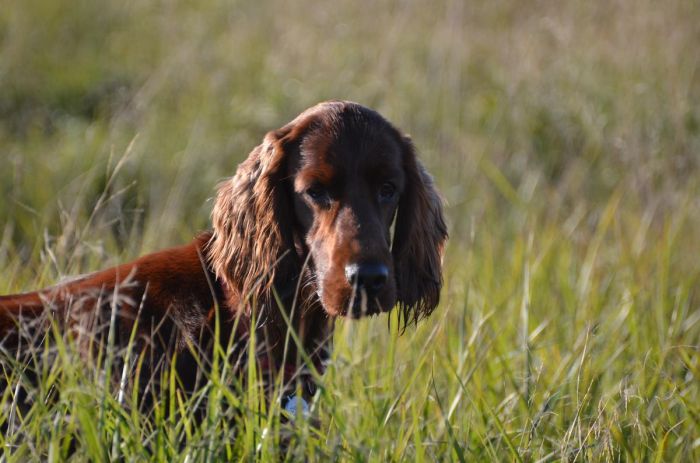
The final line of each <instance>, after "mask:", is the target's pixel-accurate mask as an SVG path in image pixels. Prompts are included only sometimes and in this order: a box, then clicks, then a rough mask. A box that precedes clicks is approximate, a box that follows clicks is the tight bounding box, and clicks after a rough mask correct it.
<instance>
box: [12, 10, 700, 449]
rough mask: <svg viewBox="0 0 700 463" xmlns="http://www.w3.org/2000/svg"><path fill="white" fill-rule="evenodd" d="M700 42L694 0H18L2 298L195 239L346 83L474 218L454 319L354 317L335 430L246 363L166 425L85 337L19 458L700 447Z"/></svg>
mask: <svg viewBox="0 0 700 463" xmlns="http://www.w3.org/2000/svg"><path fill="white" fill-rule="evenodd" d="M698 43H700V6H699V5H698V4H697V2H692V1H681V0H673V1H669V2H652V1H647V0H643V1H632V0H620V1H616V2H571V3H564V4H562V3H561V2H554V1H542V2H516V1H499V2H485V3H479V4H468V3H465V2H461V1H456V0H453V1H450V0H445V1H438V2H425V1H419V0H408V1H402V2H377V3H374V4H372V5H371V6H369V5H367V4H364V3H361V2H351V1H336V2H328V3H326V4H321V5H313V6H312V5H310V4H308V3H306V2H299V1H296V0H292V1H287V2H280V1H264V2H250V1H239V2H224V1H219V0H202V1H199V2H188V1H174V2H149V1H141V0H132V1H127V2H107V1H88V0H78V1H74V2H71V3H70V5H68V4H62V2H52V1H48V0H7V1H5V2H4V4H3V8H2V9H0V198H1V199H0V275H2V278H0V294H5V293H10V292H18V291H21V290H27V289H31V288H36V287H39V286H42V285H48V284H52V283H54V282H56V281H58V280H59V279H60V278H61V277H63V276H65V275H70V274H74V273H78V272H84V271H89V270H95V269H98V268H101V267H104V266H107V265H111V264H115V263H117V262H122V261H124V260H126V259H129V258H133V257H135V256H137V255H139V254H141V253H144V252H148V251H153V250H155V249H158V248H162V247H165V246H168V245H171V244H175V243H178V242H182V241H184V240H186V239H189V238H190V237H191V236H193V235H194V233H195V232H196V231H197V230H199V229H202V228H206V227H208V214H209V211H210V209H211V202H210V201H209V198H210V197H211V196H212V194H213V186H214V185H215V184H216V182H217V181H218V180H220V179H221V178H223V177H225V176H228V175H231V174H232V173H233V171H234V169H235V167H236V165H237V163H238V162H240V161H241V160H242V159H244V158H245V157H246V156H247V153H248V152H249V151H250V150H251V148H252V147H253V146H255V145H256V144H257V143H259V141H260V140H261V139H262V136H263V135H264V133H265V131H266V130H270V129H273V128H276V127H279V126H281V125H282V124H284V123H285V122H287V121H288V120H289V119H291V118H292V117H293V116H294V115H296V114H297V113H298V112H300V111H301V110H302V109H304V108H306V107H307V106H310V105H312V104H314V103H316V102H317V101H319V100H323V99H327V98H347V99H352V100H356V101H359V102H361V103H364V104H366V105H368V106H371V107H374V108H376V109H377V110H379V111H380V112H381V113H382V114H384V115H385V116H386V117H387V118H388V119H390V120H392V121H394V122H395V123H396V124H397V125H398V126H399V127H401V128H403V129H404V130H407V131H409V132H410V133H411V135H412V137H413V139H414V141H415V144H416V145H417V146H418V147H419V149H420V151H421V155H422V158H423V159H424V161H425V163H426V164H427V165H428V167H429V169H430V170H431V172H433V173H434V174H435V177H436V182H437V184H438V186H439V188H440V189H441V191H442V192H443V194H444V196H445V198H446V201H447V213H448V217H449V225H450V234H451V239H450V241H449V243H448V248H447V254H446V259H445V280H446V281H445V288H444V290H443V294H442V302H441V305H440V307H439V309H438V310H437V311H436V312H435V314H434V315H433V316H432V317H431V318H430V319H428V320H426V321H424V322H422V323H421V324H419V325H418V326H417V327H413V328H409V329H408V330H407V331H406V332H405V333H404V334H403V335H399V334H398V333H397V329H396V325H397V324H396V323H395V320H394V321H393V323H392V322H390V321H389V320H387V319H386V318H385V317H386V316H384V317H379V318H373V319H369V320H361V321H343V320H341V321H339V322H338V326H337V331H336V336H335V345H336V348H335V353H334V359H333V363H332V366H331V368H330V370H329V371H328V373H327V374H326V375H325V376H324V378H323V380H322V387H321V392H320V394H319V397H318V400H317V402H316V403H315V404H314V416H316V417H318V419H319V421H320V426H319V427H318V428H314V427H310V426H308V424H307V423H306V422H305V421H301V422H299V423H298V424H297V425H296V426H293V427H286V428H285V427H284V426H282V425H280V423H279V413H278V412H279V410H275V409H274V407H273V410H266V412H265V413H260V412H259V405H260V397H259V391H257V392H256V390H255V389H254V388H252V389H246V388H245V387H242V386H241V387H239V386H236V384H237V382H236V381H235V380H234V379H233V378H231V377H230V376H226V375H227V373H226V372H224V371H219V372H218V374H217V375H218V377H217V375H214V377H213V378H212V381H211V386H210V387H209V388H207V389H206V390H205V391H204V392H203V393H204V394H206V395H208V396H209V398H210V401H209V403H210V404H213V405H211V407H210V409H209V413H208V416H207V419H205V420H204V422H203V424H202V426H201V427H196V426H194V425H193V423H192V422H191V419H190V418H188V417H189V416H190V412H191V407H192V406H194V405H193V404H192V403H189V402H187V401H186V400H183V401H181V402H176V401H169V402H167V403H178V407H180V408H179V409H178V410H176V411H175V412H173V413H165V411H163V413H162V415H161V416H160V418H158V417H157V418H156V420H155V421H153V420H151V421H149V420H148V419H146V418H145V417H143V416H140V415H139V414H138V413H135V412H132V411H131V410H133V407H131V408H130V407H129V406H128V400H127V399H124V400H125V401H124V402H123V403H119V401H118V400H117V397H118V394H117V393H116V391H115V390H114V389H113V388H112V387H111V386H106V385H105V384H104V382H103V381H101V380H100V378H101V376H100V374H101V373H100V369H95V370H92V369H90V368H87V367H86V366H85V365H84V364H82V363H80V362H79V361H77V360H76V358H75V356H74V355H72V354H71V353H70V348H69V347H67V348H66V349H65V355H63V354H62V355H59V356H58V357H57V360H56V361H55V362H53V363H50V364H49V365H48V366H46V367H44V368H45V369H44V370H41V371H42V375H41V380H40V381H39V386H38V390H37V391H36V395H35V396H34V397H33V399H34V400H33V401H32V403H33V406H32V408H31V411H30V412H29V413H28V414H26V415H23V416H21V417H15V418H16V419H15V422H16V423H18V425H17V426H16V427H15V428H13V430H12V432H9V433H7V434H6V435H4V436H2V437H0V444H1V445H2V449H3V450H1V451H0V452H2V453H0V455H2V456H0V460H2V461H26V460H27V459H34V460H46V459H49V460H54V461H56V460H62V459H65V458H68V456H69V455H70V458H72V459H74V460H84V459H92V460H107V459H110V458H116V457H121V458H124V459H127V460H149V461H150V460H160V461H200V460H202V461H204V460H220V459H239V458H241V459H247V458H253V457H257V458H261V459H277V458H279V456H280V455H279V453H280V451H279V449H280V448H281V445H280V436H288V435H290V434H291V435H292V436H293V437H292V438H291V441H292V442H293V444H292V445H291V446H290V452H291V453H290V456H289V458H290V459H303V458H304V457H305V458H307V459H309V460H321V461H325V460H328V459H333V460H336V459H337V460H347V461H387V460H388V461H406V460H408V461H411V460H415V461H434V460H463V461H479V460H515V461H551V460H562V459H563V460H574V461H576V460H578V461H586V460H593V461H600V460H613V461H618V460H629V461H651V460H654V461H694V460H698V459H700V406H699V405H698V404H700V380H699V379H700V378H699V376H700V354H699V352H698V351H699V350H700V311H699V310H698V308H699V306H700V295H699V293H698V289H697V288H698V287H699V285H700V265H698V256H699V255H700V239H698V237H700V201H699V199H698V198H700V48H699V47H698V46H697V44H698ZM387 325H389V328H387ZM9 365H10V367H6V368H5V369H4V370H3V372H2V374H3V375H4V377H5V378H6V379H8V380H9V384H17V381H18V380H19V379H20V377H21V376H22V374H23V369H22V368H21V367H20V366H19V365H15V366H12V363H11V362H10V363H9ZM54 387H55V388H56V389H58V390H60V394H59V395H58V396H57V398H56V399H55V400H52V401H43V400H37V399H40V398H42V397H45V396H46V394H48V393H49V391H50V390H51V389H52V388H54ZM13 400H15V395H14V392H13V388H11V387H10V388H6V389H5V390H3V391H0V408H1V409H2V410H3V411H5V410H9V409H11V408H12V407H11V406H10V405H11V404H12V402H13ZM165 403H166V401H164V402H163V406H165ZM215 404H220V406H219V407H216V406H214V405H215ZM0 419H5V420H7V419H8V416H7V415H3V417H2V418H0ZM231 420H233V422H234V423H235V424H236V425H235V426H230V425H229V423H231V422H232V421H231ZM183 434H184V435H186V436H187V437H188V438H187V439H185V440H184V442H185V443H184V444H183V443H182V442H183V440H182V439H181V438H182V436H183ZM282 456H283V455H282Z"/></svg>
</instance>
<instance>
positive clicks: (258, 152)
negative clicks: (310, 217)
mask: <svg viewBox="0 0 700 463" xmlns="http://www.w3.org/2000/svg"><path fill="white" fill-rule="evenodd" d="M296 132H297V131H295V130H294V125H293V124H290V125H289V126H286V127H284V128H282V129H280V130H277V131H274V132H270V133H268V134H267V135H266V136H265V139H264V140H263V143H262V144H261V145H259V146H257V147H256V148H255V149H253V151H252V152H251V153H250V155H248V158H247V159H246V160H245V161H244V162H243V163H242V164H241V165H240V166H239V167H238V170H237V171H236V174H235V176H234V177H233V178H230V179H228V180H226V181H224V182H222V183H221V184H220V185H219V187H218V192H217V195H216V201H215V204H214V209H213V212H212V223H213V226H214V234H213V236H212V239H211V241H210V244H209V247H208V254H209V258H210V261H211V264H212V267H213V269H214V271H215V273H216V275H217V277H218V278H219V279H220V280H221V281H223V282H224V283H225V284H226V286H227V287H228V289H229V290H231V291H233V292H234V293H235V302H234V301H230V302H231V303H238V304H245V305H246V306H247V307H248V308H249V307H251V305H258V306H261V305H268V304H269V303H270V302H271V301H272V297H271V296H272V294H271V291H272V286H273V283H275V282H277V283H282V284H283V283H284V281H282V280H285V279H292V278H295V270H296V267H297V266H298V263H297V256H296V255H295V253H294V237H293V230H292V223H293V221H292V216H291V214H292V205H291V200H290V198H291V195H290V194H289V192H288V191H287V190H288V188H291V187H290V186H288V185H287V184H286V181H285V177H286V171H287V154H288V153H287V152H288V148H289V144H290V141H291V140H292V139H293V138H294V137H295V136H297V135H298V133H296ZM251 296H253V299H254V300H249V298H251ZM261 299H262V300H261Z"/></svg>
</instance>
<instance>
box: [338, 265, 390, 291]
mask: <svg viewBox="0 0 700 463" xmlns="http://www.w3.org/2000/svg"><path fill="white" fill-rule="evenodd" d="M345 276H346V277H347V279H348V282H349V283H350V285H351V286H353V287H355V286H356V287H357V288H358V289H364V290H365V291H366V292H367V295H368V296H375V295H376V294H377V293H378V292H379V291H381V289H382V288H383V287H384V284H385V283H386V280H387V278H389V269H388V268H387V266H386V265H384V264H352V265H348V266H347V267H345Z"/></svg>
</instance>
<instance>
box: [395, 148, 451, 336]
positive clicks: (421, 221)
mask: <svg viewBox="0 0 700 463" xmlns="http://www.w3.org/2000/svg"><path fill="white" fill-rule="evenodd" d="M403 144H404V161H403V162H404V171H405V174H406V189H405V190H404V192H403V194H402V196H401V199H400V201H399V211H398V214H397V217H396V224H395V232H394V242H393V245H392V254H393V256H394V269H395V270H394V271H395V272H396V282H397V286H398V304H399V308H400V310H401V316H402V318H403V323H404V326H405V325H406V324H407V323H409V322H410V321H416V322H417V321H418V320H419V319H421V318H423V317H426V316H428V315H430V314H431V313H432V311H433V310H434V309H435V307H436V306H437V305H438V302H439V300H440V289H441V287H442V253H443V249H444V244H445V240H446V239H447V226H446V225H445V218H444V215H443V211H442V200H441V198H440V195H439V194H438V192H437V191H436V189H435V186H434V185H433V180H432V178H431V176H430V174H428V172H427V171H426V170H425V168H424V167H423V166H422V164H421V163H420V161H418V158H417V156H416V151H415V148H414V147H413V143H412V142H411V140H410V139H409V138H408V137H404V139H403Z"/></svg>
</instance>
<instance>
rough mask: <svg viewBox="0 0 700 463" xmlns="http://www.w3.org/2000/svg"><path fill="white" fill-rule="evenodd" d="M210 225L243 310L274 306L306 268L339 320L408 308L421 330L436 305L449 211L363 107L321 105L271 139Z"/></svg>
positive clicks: (224, 274) (217, 258)
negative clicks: (252, 304)
mask: <svg viewBox="0 0 700 463" xmlns="http://www.w3.org/2000/svg"><path fill="white" fill-rule="evenodd" d="M212 218H213V224H214V235H213V238H212V242H211V245H210V247H209V255H210V259H211V261H212V264H213V266H214V269H215V271H216V273H217V276H218V277H219V278H220V279H222V280H223V281H224V282H225V283H226V285H227V286H228V287H230V288H233V289H234V290H236V291H237V293H238V294H239V295H240V296H241V297H243V298H247V297H249V296H252V297H254V298H257V299H258V301H261V299H267V297H268V296H269V294H270V291H271V290H272V288H273V287H274V288H277V290H278V292H279V291H281V288H284V287H285V285H286V286H289V285H295V284H296V281H297V277H298V276H299V275H300V273H301V272H302V268H304V267H306V268H308V271H307V272H306V275H307V278H306V281H305V282H304V283H305V284H307V285H310V286H312V287H313V289H314V290H315V291H314V293H315V295H316V296H317V297H318V300H319V301H320V303H321V305H322V306H323V308H324V309H325V311H326V312H327V313H328V314H329V315H332V316H335V315H347V316H352V317H358V316H362V315H365V314H374V313H379V312H382V311H388V310H391V309H392V308H393V307H394V306H396V305H397V304H398V305H399V307H400V308H401V310H402V314H403V317H404V320H405V321H409V320H418V319H419V318H421V317H422V316H426V315H429V314H430V313H431V312H432V310H433V309H434V308H435V306H436V305H437V303H438V300H439V294H440V287H441V285H442V276H441V258H442V251H443V245H444V242H445V239H446V237H447V230H446V226H445V221H444V218H443V212H442V204H441V200H440V198H439V196H438V194H437V192H436V190H435V188H434V185H433V182H432V179H431V178H430V176H429V175H428V173H427V172H426V171H425V169H424V168H423V166H422V165H421V164H420V162H419V161H418V159H417V157H416V153H415V149H414V147H413V145H412V143H411V141H410V140H409V139H408V138H407V137H405V136H402V135H401V134H400V133H399V132H398V131H397V130H396V129H395V128H394V127H393V126H392V125H391V124H390V123H389V122H387V121H386V120H385V119H384V118H383V117H382V116H380V115H379V114H378V113H376V112H375V111H372V110H370V109H368V108H365V107H363V106H361V105H359V104H356V103H350V102H341V101H332V102H325V103H321V104H319V105H317V106H314V107H312V108H310V109H308V110H306V111H304V112H303V113H302V114H300V115H299V116H298V117H297V118H296V119H294V120H293V121H292V122H290V123H289V124H287V125H286V126H284V127H282V128H281V129H279V130H276V131H272V132H270V133H268V134H267V135H266V136H265V139H264V141H263V143H262V144H261V145H260V146H258V147H256V148H255V149H254V150H253V152H252V153H251V154H250V155H249V157H248V159H247V160H246V161H245V162H243V163H242V164H241V165H240V167H239V168H238V171H237V172H236V175H235V176H234V177H233V178H232V179H230V180H227V181H225V182H224V183H222V184H221V185H220V186H219V191H218V195H217V199H216V204H215V207H214V211H213V214H212ZM392 224H393V225H394V233H393V238H392V236H391V235H392V234H391V228H392Z"/></svg>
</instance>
